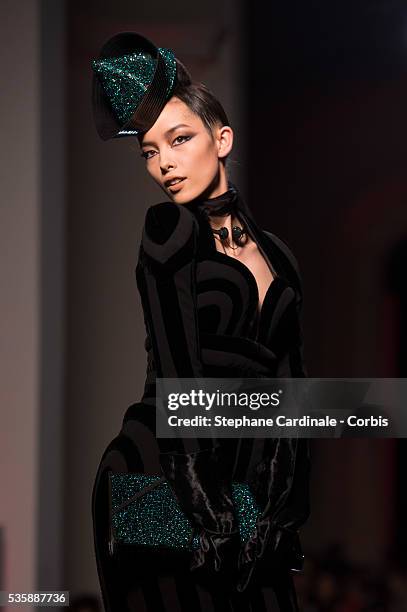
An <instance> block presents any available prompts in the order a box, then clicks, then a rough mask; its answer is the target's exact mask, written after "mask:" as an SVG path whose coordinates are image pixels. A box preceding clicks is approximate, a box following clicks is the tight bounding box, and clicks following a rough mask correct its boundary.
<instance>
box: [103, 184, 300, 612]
mask: <svg viewBox="0 0 407 612" xmlns="http://www.w3.org/2000/svg"><path fill="white" fill-rule="evenodd" d="M227 210H229V211H231V212H233V214H234V215H237V216H238V218H239V219H240V220H241V221H242V223H244V224H245V225H246V226H247V227H248V229H249V233H250V236H251V238H252V239H253V240H254V241H255V242H256V244H257V246H258V248H259V250H260V252H261V254H262V255H263V257H264V258H265V261H266V262H267V264H268V265H269V268H270V270H271V272H272V274H273V281H272V282H271V283H270V286H269V287H268V289H267V292H266V295H265V298H264V301H263V304H262V307H261V309H259V293H258V287H257V281H256V279H255V277H254V275H253V274H252V272H251V271H250V269H249V268H248V267H247V266H246V265H245V264H243V263H242V262H241V261H239V260H238V259H236V258H234V257H230V256H228V255H226V254H224V253H221V252H219V251H218V250H217V249H216V242H215V238H214V236H213V233H212V229H211V226H210V216H211V214H214V215H216V213H217V212H219V211H220V212H221V213H222V214H224V213H225V211H227ZM136 280H137V287H138V290H139V294H140V297H141V302H142V306H143V313H144V322H145V329H146V338H145V342H144V346H145V349H146V353H147V372H146V381H145V387H144V392H143V396H142V398H141V401H140V402H138V403H136V404H133V405H132V406H130V407H129V408H128V410H127V411H126V413H125V415H124V418H123V424H122V429H121V431H120V433H119V436H118V437H117V438H116V439H115V440H113V441H112V443H111V444H110V445H109V446H108V448H107V449H106V451H105V453H104V455H103V457H102V460H101V463H100V466H99V470H98V474H97V477H96V481H95V485H94V490H93V497H92V504H93V505H92V507H93V521H94V537H95V551H96V558H97V563H98V572H99V578H100V582H101V587H102V593H103V597H104V602H105V606H106V609H107V610H111V609H114V605H115V604H114V603H112V602H114V601H118V600H119V599H118V598H119V597H120V595H119V594H118V593H119V589H120V588H122V590H123V589H124V590H126V589H127V590H131V589H134V590H135V591H136V592H137V593H138V595H140V593H144V590H143V589H145V588H146V583H145V580H144V581H143V578H142V577H141V575H140V578H139V580H137V579H136V578H133V582H132V584H131V585H129V584H128V583H126V585H127V586H125V587H124V586H123V585H122V586H121V587H120V586H119V585H118V584H116V583H115V579H114V576H118V574H117V573H116V574H115V573H114V571H117V563H116V561H115V560H112V559H109V558H108V557H107V556H106V552H105V548H104V536H103V534H104V530H105V524H104V522H103V520H104V519H103V517H102V516H103V507H102V506H103V504H104V503H105V496H104V493H103V491H104V488H103V487H104V484H103V483H104V475H105V473H106V470H107V469H108V468H110V469H114V470H116V471H129V472H130V471H144V472H145V473H151V474H159V473H162V474H164V475H165V476H166V478H167V479H168V482H169V483H170V485H171V487H172V489H173V492H174V495H176V497H177V499H178V502H179V504H180V506H181V508H182V509H183V511H184V512H185V514H186V515H187V516H188V517H189V518H190V520H191V522H192V523H193V525H194V526H195V527H196V529H198V530H199V537H200V541H201V548H200V550H199V551H196V552H195V553H194V554H192V555H191V556H190V557H188V559H185V560H184V561H183V562H182V564H181V566H182V574H181V575H182V580H181V578H180V579H179V582H177V578H176V571H175V569H174V570H173V572H174V573H173V574H171V570H170V574H171V577H172V578H173V579H174V580H175V583H176V584H178V586H177V589H178V590H177V593H178V595H177V600H176V601H177V606H178V608H174V609H177V610H178V609H182V610H184V608H183V607H182V605H181V602H182V601H184V602H185V610H187V609H188V610H190V609H192V608H194V609H196V610H197V611H198V610H200V609H205V610H206V609H208V610H210V609H211V607H210V605H209V603H208V599H206V603H205V605H204V604H203V603H202V601H203V600H204V599H205V598H208V597H212V603H213V606H214V607H213V609H214V610H215V609H216V605H218V603H216V604H215V602H219V601H220V600H221V599H222V597H226V599H225V603H224V606H223V608H222V607H219V610H221V609H225V610H229V609H234V608H233V606H232V601H234V602H236V601H237V602H238V603H239V606H240V607H239V609H241V610H247V611H249V610H251V609H254V608H253V606H254V602H257V603H256V609H258V610H260V611H261V610H263V607H262V606H266V605H268V604H267V601H268V600H267V601H266V599H267V597H271V598H273V597H274V600H273V601H274V604H273V605H274V607H272V606H271V604H270V605H268V607H267V609H269V610H271V609H273V610H280V611H284V612H292V611H295V610H298V606H297V602H296V597H295V591H294V587H293V583H292V578H291V572H292V570H300V569H301V567H302V560H303V555H302V550H301V544H300V540H299V528H300V527H301V526H302V525H303V524H304V522H305V521H306V519H307V517H308V514H309V497H308V479H309V466H310V458H309V445H308V441H307V440H304V439H296V438H294V439H278V438H268V439H218V440H213V439H197V440H181V439H178V438H177V439H174V440H168V439H157V438H155V436H154V432H155V379H156V377H158V376H159V377H168V378H169V377H180V378H203V377H219V378H222V377H228V378H229V377H230V378H233V377H237V378H240V377H250V378H262V377H304V376H307V371H306V367H305V364H304V357H303V341H302V326H301V305H302V299H303V295H302V283H301V276H300V272H299V267H298V263H297V260H296V259H295V257H294V255H293V253H292V252H291V250H290V248H289V247H288V245H287V244H286V243H285V242H284V241H282V240H281V239H280V238H278V237H277V236H276V235H275V234H272V233H271V232H269V231H266V230H261V229H260V228H259V227H258V226H257V224H256V222H255V221H254V219H253V217H252V215H251V214H250V210H249V208H248V207H247V205H246V204H245V203H244V202H243V200H242V198H241V195H240V193H239V191H238V190H237V189H236V188H235V186H234V185H232V184H230V185H229V189H228V191H227V192H226V193H225V194H222V195H221V196H219V197H218V198H212V199H209V200H204V199H197V200H194V201H192V202H189V203H187V204H184V205H177V204H174V203H172V202H163V203H160V204H156V205H154V206H151V207H150V208H149V209H148V210H147V213H146V218H145V223H144V226H143V229H142V235H141V242H140V249H139V254H138V262H137V267H136ZM118 466H120V467H118ZM232 480H234V481H237V482H247V483H249V485H250V487H251V489H252V491H253V494H254V495H255V497H256V500H257V502H258V504H259V506H260V508H261V516H260V518H259V520H258V521H257V525H256V530H255V532H254V533H253V535H252V537H251V539H250V540H249V541H248V542H246V544H244V545H241V544H240V541H239V537H238V529H237V524H236V517H235V516H234V512H233V504H232V502H231V482H232ZM126 554H129V551H123V555H126ZM132 559H133V561H132V562H133V563H135V564H137V567H139V568H142V567H143V565H144V566H145V563H146V559H147V556H145V557H144V558H143V556H141V557H140V555H139V554H138V553H136V552H135V553H134V557H132ZM112 563H113V565H114V563H116V565H114V567H115V568H116V569H115V570H114V571H113V569H112ZM158 566H159V563H158V564H157V563H156V564H155V569H154V572H155V573H154V572H153V573H154V575H155V579H157V580H161V578H162V576H164V575H166V576H168V571H169V570H168V568H167V569H166V570H165V571H164V570H162V571H161V570H159V569H158ZM177 571H178V570H177ZM180 571H181V570H180ZM181 575H180V576H181ZM121 579H122V576H120V580H121ZM150 579H151V576H150ZM185 580H186V581H188V584H189V585H190V588H191V589H195V588H196V589H197V590H196V591H194V594H193V595H192V594H191V593H190V594H189V595H188V596H185V598H183V597H181V595H180V594H179V593H180V590H181V586H180V584H181V582H182V581H185ZM117 582H119V578H118V579H117ZM112 583H113V586H112ZM182 584H184V582H182ZM199 589H204V591H200V590H199ZM220 590H222V593H223V595H222V596H220V594H219V593H220ZM197 593H199V596H198V595H197ZM225 593H226V594H225ZM140 596H141V595H140ZM143 597H144V604H145V606H146V609H150V608H149V607H148V605H147V604H146V601H147V599H146V597H145V595H143ZM200 598H203V599H202V601H201V599H200ZM219 598H221V599H219ZM126 601H127V600H126ZM270 601H271V600H270ZM200 602H201V603H200ZM261 602H263V603H261ZM121 605H124V604H123V602H122V603H121ZM109 606H110V607H109ZM126 606H128V607H127V608H124V610H126V609H127V610H132V609H133V608H132V607H130V604H129V603H128V602H127V603H126ZM231 606H232V607H231ZM134 609H136V608H134ZM151 609H153V608H151ZM160 609H161V608H160ZM163 609H168V610H172V608H171V607H168V608H166V607H164V608H163ZM264 609H265V608H264Z"/></svg>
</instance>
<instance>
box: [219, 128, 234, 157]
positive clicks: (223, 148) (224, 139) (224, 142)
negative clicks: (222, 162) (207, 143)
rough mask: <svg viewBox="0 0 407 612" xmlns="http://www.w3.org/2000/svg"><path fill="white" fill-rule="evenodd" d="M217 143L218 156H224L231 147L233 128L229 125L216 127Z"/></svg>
mask: <svg viewBox="0 0 407 612" xmlns="http://www.w3.org/2000/svg"><path fill="white" fill-rule="evenodd" d="M216 140H217V144H218V157H219V159H222V158H224V157H226V156H227V155H228V154H229V153H230V151H231V150H232V147H233V130H232V128H231V127H230V126H229V125H223V126H222V127H220V128H218V130H217V134H216Z"/></svg>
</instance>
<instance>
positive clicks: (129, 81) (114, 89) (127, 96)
mask: <svg viewBox="0 0 407 612" xmlns="http://www.w3.org/2000/svg"><path fill="white" fill-rule="evenodd" d="M158 51H159V53H160V54H161V56H162V58H163V60H164V65H165V75H166V77H167V82H168V86H167V90H166V93H165V95H166V98H168V97H169V96H170V94H171V91H172V89H173V87H174V84H175V74H176V61H175V57H174V54H173V52H172V51H171V49H164V48H162V47H160V48H159V49H158ZM155 66H156V60H155V59H154V58H153V57H152V56H151V55H150V54H149V53H146V52H143V51H136V52H134V53H131V54H129V55H122V56H118V57H110V58H102V59H98V60H93V61H92V68H93V70H94V72H95V73H96V74H97V75H98V77H99V79H100V81H101V83H102V86H103V89H104V91H105V93H106V95H107V96H108V98H109V100H110V103H111V105H112V108H113V110H114V113H115V115H116V118H117V119H118V120H119V121H120V122H121V123H122V124H125V123H127V122H128V121H129V120H130V119H131V117H132V115H133V113H134V111H135V110H136V108H137V107H138V105H139V104H140V102H141V100H142V98H143V96H144V94H145V92H146V90H147V88H148V86H149V84H150V83H151V81H152V79H153V75H154V71H155Z"/></svg>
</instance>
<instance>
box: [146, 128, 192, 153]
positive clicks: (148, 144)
mask: <svg viewBox="0 0 407 612" xmlns="http://www.w3.org/2000/svg"><path fill="white" fill-rule="evenodd" d="M180 127H191V126H190V125H187V124H186V123H178V124H177V125H174V127H172V128H170V129H169V130H167V131H166V132H165V136H168V134H171V132H175V130H177V129H178V128H180ZM153 144H155V143H154V142H150V141H148V140H147V141H143V143H142V145H141V146H142V147H145V146H151V145H153Z"/></svg>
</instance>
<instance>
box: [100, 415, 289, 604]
mask: <svg viewBox="0 0 407 612" xmlns="http://www.w3.org/2000/svg"><path fill="white" fill-rule="evenodd" d="M135 406H137V405H133V406H132V411H131V413H132V415H134V414H136V415H137V414H138V411H137V410H135ZM139 406H140V412H139V414H140V416H141V415H143V414H148V413H149V414H151V411H152V410H154V409H152V407H151V406H148V407H147V412H146V411H145V408H146V406H145V405H144V404H142V403H140V404H139ZM150 425H151V426H150ZM153 427H154V424H153V422H151V423H148V422H146V419H143V418H127V420H126V419H125V420H124V422H123V427H122V429H121V431H120V433H119V435H118V436H117V437H116V438H114V439H113V440H112V441H111V443H110V444H109V445H108V447H107V448H106V450H105V452H104V453H103V456H102V459H101V462H100V464H99V468H98V471H97V475H96V479H95V483H94V487H93V492H92V519H93V532H94V549H95V557H96V563H97V571H98V576H99V581H100V587H101V593H102V598H103V603H104V609H105V612H235V611H236V612H237V611H239V612H298V604H297V599H296V594H295V588H294V584H293V579H292V576H291V574H290V573H287V572H284V573H282V574H281V575H275V574H274V576H273V577H270V580H269V581H267V586H254V587H252V588H251V589H249V590H247V591H246V592H244V593H237V592H233V593H229V594H228V593H227V592H225V591H224V589H222V585H221V584H202V583H201V582H198V580H197V579H196V578H195V575H194V573H193V572H190V570H189V567H188V563H186V562H184V561H183V560H180V558H179V557H178V556H177V555H176V553H174V560H173V562H172V561H171V559H170V560H169V561H168V557H167V559H166V560H165V562H164V561H163V562H162V563H161V562H160V559H157V557H156V556H151V555H149V554H148V553H146V554H143V553H140V552H135V550H134V549H133V548H132V547H131V546H119V547H118V548H117V550H116V551H115V554H114V555H113V556H111V555H110V554H109V549H108V540H109V505H108V502H109V500H108V480H107V479H108V471H109V470H112V471H113V472H143V473H147V474H159V473H160V465H159V458H158V455H159V452H160V451H159V446H158V442H157V439H156V437H155V434H154V429H153ZM262 584H264V583H262Z"/></svg>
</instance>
